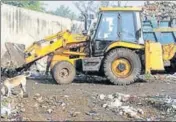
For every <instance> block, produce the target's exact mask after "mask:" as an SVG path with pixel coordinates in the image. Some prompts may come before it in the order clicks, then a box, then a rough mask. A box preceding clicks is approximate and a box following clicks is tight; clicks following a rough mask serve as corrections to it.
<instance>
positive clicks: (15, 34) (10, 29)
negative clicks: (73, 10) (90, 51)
mask: <svg viewBox="0 0 176 122" xmlns="http://www.w3.org/2000/svg"><path fill="white" fill-rule="evenodd" d="M73 25H74V27H76V28H74V30H75V31H76V32H77V33H78V32H79V31H81V30H82V28H83V23H82V22H79V21H71V20H70V19H68V18H63V17H58V16H54V15H50V14H45V13H42V12H36V11H32V10H28V9H24V8H19V7H14V6H10V5H6V4H2V5H1V58H2V55H3V54H4V52H5V51H6V49H5V47H4V43H5V42H7V41H8V42H15V43H21V44H25V46H29V45H31V44H32V43H33V42H34V41H38V40H40V39H43V38H44V37H46V36H48V35H50V34H54V33H57V32H59V31H61V30H64V29H69V30H71V28H72V27H73Z"/></svg>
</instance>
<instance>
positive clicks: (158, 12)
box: [142, 1, 176, 20]
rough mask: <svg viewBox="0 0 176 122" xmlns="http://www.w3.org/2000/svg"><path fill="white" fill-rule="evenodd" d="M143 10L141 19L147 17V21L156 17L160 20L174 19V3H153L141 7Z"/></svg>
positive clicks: (175, 13) (175, 10) (175, 8)
mask: <svg viewBox="0 0 176 122" xmlns="http://www.w3.org/2000/svg"><path fill="white" fill-rule="evenodd" d="M143 9H144V11H143V13H142V15H143V17H147V18H149V19H151V18H153V17H157V18H158V19H160V20H168V19H170V18H176V3H174V2H169V1H167V2H166V1H163V2H154V3H150V4H148V5H145V6H143Z"/></svg>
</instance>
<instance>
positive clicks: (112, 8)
mask: <svg viewBox="0 0 176 122" xmlns="http://www.w3.org/2000/svg"><path fill="white" fill-rule="evenodd" d="M99 10H100V11H139V12H140V11H142V8H140V7H101V8H100V9H99Z"/></svg>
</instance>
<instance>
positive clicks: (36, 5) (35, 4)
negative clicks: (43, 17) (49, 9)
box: [2, 0, 45, 12]
mask: <svg viewBox="0 0 176 122" xmlns="http://www.w3.org/2000/svg"><path fill="white" fill-rule="evenodd" d="M2 3H4V4H8V5H13V6H17V7H23V8H27V9H31V10H35V11H41V12H42V11H45V9H44V7H43V6H44V4H43V3H41V2H40V1H32V0H25V1H2Z"/></svg>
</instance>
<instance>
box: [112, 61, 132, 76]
mask: <svg viewBox="0 0 176 122" xmlns="http://www.w3.org/2000/svg"><path fill="white" fill-rule="evenodd" d="M111 69H112V72H113V73H114V74H115V75H116V76H117V77H128V76H129V75H130V73H131V64H130V63H129V61H128V60H127V59H124V58H119V59H116V60H114V61H113V62H112V66H111Z"/></svg>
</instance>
